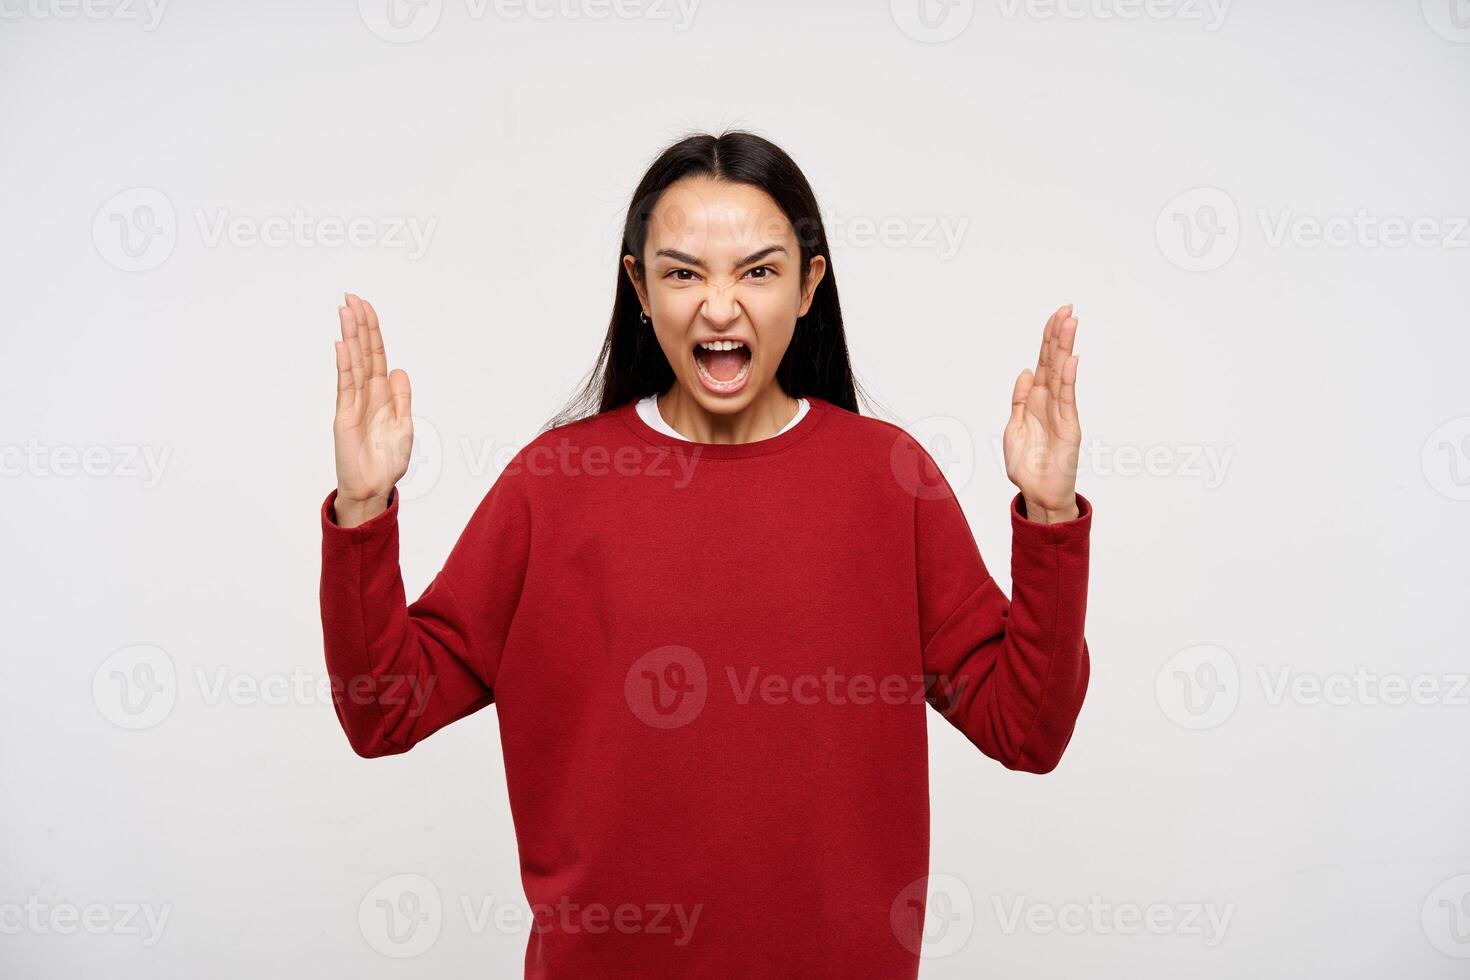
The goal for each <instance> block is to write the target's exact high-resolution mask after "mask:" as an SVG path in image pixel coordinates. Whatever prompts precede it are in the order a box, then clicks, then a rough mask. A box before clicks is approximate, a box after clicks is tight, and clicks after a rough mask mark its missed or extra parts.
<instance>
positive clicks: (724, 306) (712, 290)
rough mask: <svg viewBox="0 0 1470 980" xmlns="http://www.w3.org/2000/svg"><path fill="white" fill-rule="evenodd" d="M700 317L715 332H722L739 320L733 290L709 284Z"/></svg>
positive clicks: (737, 305)
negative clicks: (707, 322)
mask: <svg viewBox="0 0 1470 980" xmlns="http://www.w3.org/2000/svg"><path fill="white" fill-rule="evenodd" d="M699 312H700V315H701V316H703V317H704V318H705V319H706V320H708V321H709V322H710V324H711V325H713V326H714V327H715V329H717V330H722V329H724V328H725V327H728V326H729V325H730V324H732V323H734V322H735V321H736V320H737V319H739V318H740V304H739V303H738V302H736V300H735V290H734V289H733V288H730V287H727V286H721V285H718V284H711V286H710V287H709V290H708V291H707V292H706V293H705V297H704V303H703V304H701V306H700V309H699Z"/></svg>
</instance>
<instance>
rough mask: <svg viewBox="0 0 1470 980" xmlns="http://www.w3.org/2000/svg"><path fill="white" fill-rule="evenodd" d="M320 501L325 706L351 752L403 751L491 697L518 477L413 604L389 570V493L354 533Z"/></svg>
mask: <svg viewBox="0 0 1470 980" xmlns="http://www.w3.org/2000/svg"><path fill="white" fill-rule="evenodd" d="M336 496H337V491H336V490H333V491H332V492H331V493H330V494H329V495H328V496H327V498H326V500H325V501H324V502H323V504H322V508H321V524H322V577H321V613H322V636H323V641H324V647H325V652H326V662H327V670H328V673H329V675H330V677H331V683H332V702H333V705H334V707H335V709H336V712H337V719H338V721H339V722H341V725H342V729H343V731H344V732H346V734H347V740H348V742H349V743H350V744H351V745H352V748H353V750H354V751H355V752H357V754H358V755H360V756H362V757H364V758H374V757H377V756H383V755H394V754H397V753H400V752H406V751H408V750H409V749H410V748H412V747H413V746H414V744H416V743H417V742H420V741H422V740H423V739H425V738H427V737H428V736H429V735H431V734H433V733H434V732H436V731H438V730H439V729H440V728H443V727H444V726H445V725H448V724H449V723H450V722H453V721H457V720H458V719H460V718H463V717H465V716H466V715H470V714H473V713H474V712H476V711H478V710H480V709H481V708H483V707H485V706H486V705H488V704H490V703H491V702H492V701H493V700H494V697H495V695H494V684H495V675H496V671H497V668H498V666H499V662H500V653H501V650H502V649H503V647H504V641H505V638H506V635H507V633H508V632H509V629H510V625H511V621H512V619H513V618H514V613H515V609H516V605H517V603H518V601H519V598H520V593H521V585H522V583H523V581H524V576H525V564H526V560H527V556H528V552H529V546H530V514H529V507H528V506H527V501H526V500H525V498H524V496H523V494H522V493H521V486H520V484H519V483H518V482H516V481H513V480H512V479H510V478H508V477H506V476H505V475H502V477H501V478H500V479H499V480H497V481H496V483H495V486H494V487H492V488H491V490H490V492H489V493H488V494H487V495H486V497H485V499H484V501H483V502H482V503H481V504H480V506H479V508H477V510H476V511H475V514H474V516H473V517H472V518H471V519H470V522H469V525H468V526H467V527H466V528H465V531H464V533H463V534H462V535H461V536H460V538H459V540H458V542H456V544H455V546H454V549H453V550H452V551H451V553H450V555H449V558H448V559H447V560H446V562H445V564H444V566H443V568H442V569H441V570H440V572H439V573H438V574H437V575H436V576H435V577H434V580H433V581H432V582H431V583H430V584H429V586H428V588H427V589H425V590H424V592H423V594H422V595H420V597H419V598H418V599H417V600H416V601H414V602H413V603H412V604H411V605H408V604H406V603H405V594H404V588H403V578H402V575H401V573H400V570H399V564H398V495H397V493H396V492H394V493H393V494H392V495H391V497H390V499H389V503H388V508H387V510H385V511H383V512H382V513H380V514H378V515H377V516H375V517H373V518H371V519H369V520H367V521H365V522H364V523H362V524H359V525H357V526H355V527H342V526H339V525H338V524H337V523H336V522H335V514H334V508H333V503H334V499H335V498H336Z"/></svg>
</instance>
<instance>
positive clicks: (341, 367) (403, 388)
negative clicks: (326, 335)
mask: <svg viewBox="0 0 1470 980" xmlns="http://www.w3.org/2000/svg"><path fill="white" fill-rule="evenodd" d="M344 299H345V300H346V305H345V306H340V307H338V308H337V315H338V317H339V318H340V319H341V321H342V339H341V340H339V341H337V343H336V349H337V414H336V417H335V418H334V419H333V420H332V438H333V441H334V443H335V445H336V457H337V497H336V500H335V502H334V509H335V510H336V519H337V523H338V524H339V525H341V526H343V527H355V526H356V525H358V524H361V523H362V522H363V521H366V520H368V519H369V518H371V517H374V516H376V515H377V514H381V513H382V512H383V511H385V510H387V509H388V494H389V492H390V491H392V489H393V486H394V484H396V483H397V482H398V481H399V480H400V479H402V477H403V474H405V473H407V472H408V463H409V456H410V453H411V451H412V449H413V417H412V414H411V410H410V404H411V395H410V391H409V386H408V374H407V372H405V371H404V370H403V369H402V368H395V369H394V371H393V372H392V373H391V374H390V373H389V372H388V358H387V355H386V354H385V352H384V350H383V333H382V331H381V330H380V329H379V328H378V314H377V312H376V311H375V310H374V309H373V308H372V305H371V304H370V303H368V302H367V301H366V300H364V299H360V298H359V297H357V296H355V295H353V294H351V293H347V294H345V295H344Z"/></svg>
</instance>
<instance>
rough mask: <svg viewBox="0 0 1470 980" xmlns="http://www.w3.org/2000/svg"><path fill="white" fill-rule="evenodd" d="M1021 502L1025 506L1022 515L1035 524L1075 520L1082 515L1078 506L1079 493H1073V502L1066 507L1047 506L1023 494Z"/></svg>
mask: <svg viewBox="0 0 1470 980" xmlns="http://www.w3.org/2000/svg"><path fill="white" fill-rule="evenodd" d="M1021 503H1022V506H1023V508H1024V513H1023V515H1022V516H1024V517H1025V518H1026V520H1028V521H1031V522H1032V523H1034V524H1060V523H1062V522H1063V521H1075V520H1076V519H1077V518H1078V517H1080V516H1082V512H1081V510H1080V509H1079V508H1078V507H1077V495H1076V494H1073V495H1072V500H1071V502H1070V503H1069V504H1068V505H1067V506H1066V507H1046V506H1044V505H1042V504H1040V503H1038V502H1037V501H1035V500H1031V499H1030V498H1028V497H1026V495H1025V494H1022V495H1021Z"/></svg>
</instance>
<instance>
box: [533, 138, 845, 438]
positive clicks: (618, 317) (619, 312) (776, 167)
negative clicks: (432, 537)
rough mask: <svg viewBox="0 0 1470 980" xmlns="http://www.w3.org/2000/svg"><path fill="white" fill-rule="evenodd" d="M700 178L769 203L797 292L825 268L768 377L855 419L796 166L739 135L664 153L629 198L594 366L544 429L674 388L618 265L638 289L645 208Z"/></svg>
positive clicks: (822, 240) (816, 215) (811, 201)
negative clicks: (785, 225) (629, 266)
mask: <svg viewBox="0 0 1470 980" xmlns="http://www.w3.org/2000/svg"><path fill="white" fill-rule="evenodd" d="M693 176H703V177H710V178H713V179H717V180H727V181H732V182H735V183H740V184H749V185H750V186H752V187H757V188H759V189H761V190H763V191H765V192H766V193H767V194H769V195H770V196H771V198H772V199H773V200H774V201H775V202H776V205H777V206H778V207H779V208H780V209H781V211H782V212H783V213H784V214H785V215H786V218H787V220H788V221H790V222H791V225H792V228H793V229H794V230H795V233H796V239H797V242H798V244H799V246H800V250H801V255H800V260H801V261H800V279H799V280H798V282H799V285H800V287H801V288H802V289H805V287H806V282H807V277H808V275H809V274H810V273H809V266H810V264H811V259H812V256H814V255H821V256H823V257H824V258H825V259H826V263H827V268H826V271H825V274H824V275H823V277H822V280H821V282H819V283H817V288H816V292H815V293H814V295H813V296H812V302H811V306H810V307H809V308H808V309H807V311H806V313H805V314H804V315H803V316H801V317H799V318H798V319H797V321H796V331H795V333H793V334H792V337H791V343H790V345H789V346H788V347H787V348H786V353H785V355H784V356H783V357H782V358H781V363H780V364H779V365H778V366H777V368H776V383H777V384H779V385H780V386H781V389H782V390H783V391H785V392H786V394H788V395H790V396H791V397H793V398H799V397H802V396H806V395H814V396H816V397H818V398H821V399H823V400H825V401H828V402H831V403H832V404H834V405H838V406H840V407H842V408H845V409H847V410H848V411H850V412H857V411H858V406H857V396H858V394H859V393H861V394H862V397H863V400H864V401H865V402H867V401H869V400H870V399H869V396H868V393H867V392H866V391H863V390H862V387H861V386H860V385H859V384H858V383H857V381H856V380H855V379H854V378H853V375H852V365H851V363H850V362H849V361H848V355H847V337H846V335H845V334H844V333H843V329H842V307H841V305H840V304H839V303H838V300H837V276H836V270H834V269H833V268H832V255H831V252H830V251H829V250H828V248H827V230H826V228H825V226H824V225H823V224H822V215H821V212H820V210H819V209H818V207H817V198H816V195H815V194H813V193H812V188H811V185H810V184H808V183H807V180H806V177H805V176H804V175H803V174H802V172H801V169H800V168H799V167H797V165H796V162H795V161H794V160H792V159H791V157H790V156H788V155H787V154H786V152H785V151H784V150H782V149H781V148H780V147H779V146H777V145H776V144H775V143H772V142H771V141H770V140H767V139H764V138H763V137H760V136H756V135H755V134H753V133H748V132H744V131H742V130H727V131H725V132H723V133H721V134H720V135H719V136H713V135H711V134H709V133H695V134H692V135H689V136H686V137H684V138H683V139H681V140H679V141H678V142H676V143H674V144H672V145H670V146H669V147H668V148H667V149H666V150H664V151H663V152H662V153H660V154H659V155H658V158H657V159H655V160H654V161H653V163H652V164H651V165H650V166H649V168H648V171H647V173H645V174H644V175H643V179H642V180H641V181H639V183H638V187H637V189H636V190H635V191H634V192H633V198H632V201H631V202H630V203H629V205H628V213H627V217H626V218H625V220H624V222H623V240H622V242H621V243H620V247H619V249H618V264H617V287H616V289H617V291H616V293H615V295H614V299H613V311H612V322H611V323H609V324H608V328H607V337H606V339H604V340H603V343H602V350H601V352H600V353H599V354H598V356H597V363H596V364H595V365H594V366H593V368H592V370H591V371H590V372H589V373H588V376H587V380H586V382H585V383H584V384H583V385H582V387H581V389H580V390H579V391H578V392H577V393H576V394H575V395H574V396H573V397H572V400H571V401H570V402H569V403H568V404H567V405H566V406H565V407H564V408H563V409H562V410H561V412H560V413H558V414H557V416H556V417H555V418H553V419H552V420H551V422H549V423H547V427H548V428H550V427H552V426H556V425H561V424H564V423H567V422H572V421H575V420H577V419H579V418H584V417H587V416H589V415H593V414H600V413H602V412H606V411H609V410H610V409H614V408H617V407H618V406H620V405H623V404H625V403H626V402H628V401H631V400H632V399H635V398H642V397H644V396H646V395H657V394H663V393H664V392H665V391H667V390H668V389H669V387H670V386H671V385H672V384H673V383H674V380H675V377H674V369H673V368H672V367H670V366H669V362H668V359H667V358H666V357H665V356H664V353H663V349H662V348H661V347H659V344H658V339H657V338H656V337H655V336H654V334H653V326H652V324H646V323H644V322H642V319H641V314H642V312H643V307H642V305H641V303H640V302H639V300H638V291H637V290H636V289H635V288H634V287H633V283H632V281H631V280H630V279H629V278H628V274H627V270H626V269H625V267H624V265H623V256H625V255H632V256H633V257H634V262H635V266H634V269H635V272H636V274H637V275H638V277H639V278H640V280H641V279H642V278H643V276H644V275H645V267H644V264H643V249H644V244H645V243H646V242H647V240H648V223H649V221H650V219H651V217H652V214H653V209H654V206H655V205H657V204H658V200H659V198H660V197H661V196H662V195H663V192H664V191H665V190H667V189H668V188H669V186H670V185H672V184H673V183H674V182H675V181H678V180H681V179H683V178H685V177H693Z"/></svg>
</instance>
